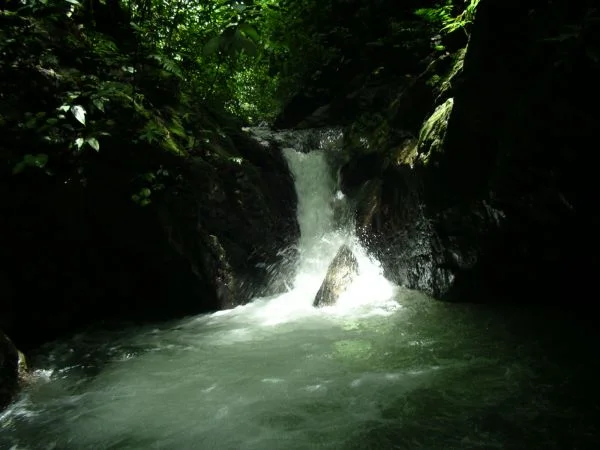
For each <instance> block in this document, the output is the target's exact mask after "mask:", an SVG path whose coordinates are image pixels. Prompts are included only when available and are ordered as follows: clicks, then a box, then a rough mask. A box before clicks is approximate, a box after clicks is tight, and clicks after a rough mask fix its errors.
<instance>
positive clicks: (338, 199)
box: [243, 130, 399, 323]
mask: <svg viewBox="0 0 600 450" xmlns="http://www.w3.org/2000/svg"><path fill="white" fill-rule="evenodd" d="M255 132H256V133H257V134H258V133H259V132H260V131H259V130H255ZM263 133H264V131H263ZM306 133H310V132H305V133H304V135H303V133H302V132H297V133H295V134H291V135H290V134H289V133H287V134H286V135H285V137H282V136H281V135H279V136H277V135H271V134H269V136H270V137H274V138H279V139H280V140H281V141H282V143H284V144H288V145H289V144H296V145H295V146H294V147H287V148H284V150H283V152H284V156H285V158H286V159H287V161H288V165H289V167H290V170H291V172H292V174H293V176H294V179H295V185H296V191H297V194H298V223H299V225H300V242H299V243H298V253H299V263H298V268H297V270H296V276H295V279H294V280H290V282H289V283H288V286H289V288H290V291H289V292H288V293H287V294H284V295H281V296H277V297H275V298H270V299H261V300H258V301H255V302H253V304H252V305H249V306H246V307H243V308H245V309H246V310H247V311H246V314H247V313H249V311H250V310H252V311H253V312H254V313H258V314H266V317H265V320H266V321H268V322H269V323H275V322H277V321H279V320H289V319H292V318H298V316H299V315H301V314H308V315H311V314H315V311H314V310H313V308H312V302H313V300H314V298H315V294H316V293H317V291H318V289H319V287H320V285H321V283H322V282H323V279H324V276H325V274H326V272H327V268H328V266H329V263H330V262H331V260H332V259H333V258H334V256H335V254H336V252H337V250H338V249H339V247H340V246H341V245H342V244H347V245H349V246H350V248H351V249H352V251H353V253H354V255H355V256H356V258H357V260H358V263H359V276H358V278H357V279H356V280H355V281H354V282H353V283H352V284H351V285H350V286H349V288H348V289H347V290H346V291H345V292H344V293H343V294H342V295H341V296H340V298H339V301H338V302H337V305H336V306H335V307H333V308H329V309H328V311H327V312H325V314H345V313H350V312H351V311H352V313H354V314H357V313H358V309H357V308H359V307H363V308H362V313H364V314H369V313H385V312H386V311H387V312H391V311H393V310H394V309H396V308H398V307H399V305H398V302H397V301H396V300H395V299H394V295H395V292H396V287H395V286H394V285H393V284H392V283H391V282H389V281H388V280H386V279H385V278H384V277H383V274H382V269H381V267H380V265H379V263H378V262H377V261H376V260H375V259H373V258H372V257H370V256H369V255H367V253H366V251H365V250H364V248H363V247H362V246H361V245H360V243H359V241H358V239H357V237H356V236H355V234H354V227H353V224H352V222H351V221H350V220H348V219H349V218H350V217H351V215H349V214H337V215H336V213H335V211H334V208H337V209H338V210H343V209H344V208H346V207H347V205H345V204H344V203H345V199H344V196H343V194H342V193H341V192H339V191H338V190H337V186H336V182H335V180H334V179H333V176H332V169H331V168H330V167H329V166H328V163H327V156H328V155H327V154H326V151H327V150H328V151H337V150H338V149H337V148H336V145H339V141H340V139H339V137H338V136H337V135H338V134H339V132H336V131H334V130H330V131H329V132H327V133H324V136H322V137H321V139H317V144H318V143H321V144H324V143H328V145H327V146H324V145H320V146H319V147H321V148H317V149H314V151H308V152H306V151H305V152H302V151H298V150H296V147H303V145H302V141H301V140H300V139H299V138H301V137H304V138H305V139H306V137H305V134H306ZM298 135H299V136H298ZM262 137H263V138H264V137H265V136H264V134H263V135H262ZM312 141H315V139H314V137H313V139H312ZM319 141H320V142H319ZM313 145H314V144H313ZM323 147H324V148H323ZM306 150H310V149H306ZM334 205H335V206H334ZM318 314H323V313H318Z"/></svg>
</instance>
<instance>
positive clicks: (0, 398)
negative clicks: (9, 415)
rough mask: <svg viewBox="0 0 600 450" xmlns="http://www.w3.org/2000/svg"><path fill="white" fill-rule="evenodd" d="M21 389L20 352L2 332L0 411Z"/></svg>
mask: <svg viewBox="0 0 600 450" xmlns="http://www.w3.org/2000/svg"><path fill="white" fill-rule="evenodd" d="M18 389H19V351H18V350H17V348H16V347H15V346H14V344H13V343H12V341H11V340H10V339H9V338H8V336H6V335H5V334H4V333H3V332H2V330H0V409H2V408H4V407H5V406H6V405H7V404H8V403H9V402H10V400H11V399H12V398H13V397H14V396H15V394H16V393H17V391H18Z"/></svg>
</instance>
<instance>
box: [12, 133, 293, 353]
mask: <svg viewBox="0 0 600 450" xmlns="http://www.w3.org/2000/svg"><path fill="white" fill-rule="evenodd" d="M115 145H118V143H115ZM118 153H120V148H119V147H114V148H113V147H111V145H110V143H107V144H106V146H105V148H104V149H103V151H102V152H99V153H98V154H97V155H95V156H94V157H95V158H97V159H98V161H97V162H96V166H95V167H96V170H97V173H91V174H89V179H88V186H87V188H85V189H84V188H82V187H81V186H80V185H78V184H69V185H65V184H58V183H56V182H55V181H54V180H53V179H51V178H50V177H46V178H37V179H35V180H29V179H27V178H24V177H12V178H10V177H9V179H8V180H7V181H6V184H7V186H4V187H2V188H1V189H0V199H2V200H3V201H4V200H6V202H7V211H10V213H7V214H6V215H4V216H3V217H2V220H0V230H1V231H2V233H0V244H2V245H1V246H2V249H3V257H2V267H1V268H0V288H2V289H1V291H2V301H1V302H0V327H1V328H2V329H3V330H5V331H6V333H7V334H8V335H9V336H11V338H12V339H13V341H14V342H15V344H16V345H17V346H18V347H19V348H22V349H23V350H24V351H27V350H29V349H31V348H35V347H36V346H38V345H39V344H41V343H43V342H45V341H48V340H51V339H55V338H58V337H60V336H62V335H64V334H68V333H70V332H74V331H77V330H79V329H81V328H84V327H86V326H87V325H89V324H92V323H95V322H100V321H107V320H117V321H120V320H127V321H135V322H145V321H155V320H166V319H171V318H177V317H181V316H183V315H188V314H198V313H202V312H208V311H215V310H219V309H223V308H231V307H234V306H236V305H239V304H243V303H245V302H247V301H249V300H250V299H251V298H252V297H253V296H255V295H263V293H264V294H265V295H269V294H272V293H275V292H277V291H278V290H283V289H285V288H284V286H283V285H282V284H281V283H280V282H279V280H280V279H281V278H282V275H283V274H280V273H278V272H277V270H275V269H274V268H275V267H279V263H280V262H289V261H293V257H294V255H293V252H291V251H286V249H288V248H291V247H292V243H293V242H295V240H296V239H297V238H298V235H299V228H298V224H297V221H296V205H297V200H296V192H295V188H294V181H293V178H292V175H291V173H290V171H289V168H288V166H287V163H286V161H285V159H284V158H283V155H282V154H281V152H280V149H279V148H278V147H276V146H274V145H262V144H260V143H258V142H256V141H255V140H254V139H253V138H252V137H251V136H250V135H249V134H248V133H245V132H243V131H242V130H241V129H235V128H231V129H228V131H227V134H225V133H223V135H222V136H220V135H219V136H215V137H213V138H212V140H211V142H210V143H209V144H206V146H205V147H204V149H203V152H202V153H201V154H197V155H195V156H192V157H189V158H180V157H177V156H174V155H163V154H156V153H153V152H149V153H148V155H147V159H146V161H145V162H143V164H144V165H141V164H142V163H141V162H136V164H135V165H133V163H132V167H133V170H136V171H138V173H143V172H146V171H147V172H152V171H153V172H152V173H154V174H155V177H156V180H157V182H158V181H160V182H161V183H163V184H164V188H163V189H162V190H157V191H153V193H152V203H151V204H150V205H147V206H145V207H140V206H138V205H137V204H136V203H134V202H133V201H132V200H131V185H130V180H131V179H133V178H135V177H134V176H133V175H132V174H131V173H130V172H127V171H125V170H124V169H123V165H125V164H126V162H124V161H123V160H122V159H121V156H119V154H118ZM144 167H148V168H147V169H145V168H144ZM159 167H162V168H161V169H160V173H158V174H156V173H157V172H156V169H157V168H159ZM117 169H119V170H117ZM106 173H111V174H113V173H114V176H112V175H111V177H106V176H104V175H103V174H106ZM165 173H167V175H165ZM125 175H127V176H125ZM24 176H26V174H25V175H24ZM10 192H16V193H17V194H16V195H14V196H11V195H10ZM28 214H35V215H36V217H37V218H38V219H37V220H35V221H33V220H25V219H24V217H27V216H28ZM49 234H52V235H53V236H55V237H56V239H54V238H53V239H49V238H48V236H49ZM9 262H10V263H9ZM289 265H291V263H289ZM48 298H58V299H60V301H47V300H46V299H48ZM32 299H33V300H32ZM31 311H34V312H35V313H34V314H32V313H31ZM25 317H26V318H27V319H26V320H27V326H24V322H23V320H25V319H23V318H25Z"/></svg>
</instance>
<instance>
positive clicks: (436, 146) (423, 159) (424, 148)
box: [417, 97, 454, 165]
mask: <svg viewBox="0 0 600 450" xmlns="http://www.w3.org/2000/svg"><path fill="white" fill-rule="evenodd" d="M453 106H454V99H453V98H452V97H450V98H449V99H448V100H446V101H445V102H444V103H442V104H441V105H440V106H438V107H437V108H436V109H435V111H434V112H433V114H432V115H431V116H430V117H429V118H428V119H427V120H426V121H425V123H424V124H423V126H422V127H421V132H420V133H419V142H418V144H417V154H418V161H419V162H420V163H422V164H424V165H427V163H428V162H429V159H430V158H431V155H432V154H434V153H436V152H440V151H442V150H443V148H444V143H445V139H446V130H447V129H448V120H449V119H450V114H451V113H452V107H453Z"/></svg>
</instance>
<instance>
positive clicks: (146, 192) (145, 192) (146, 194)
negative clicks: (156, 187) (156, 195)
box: [140, 188, 152, 198]
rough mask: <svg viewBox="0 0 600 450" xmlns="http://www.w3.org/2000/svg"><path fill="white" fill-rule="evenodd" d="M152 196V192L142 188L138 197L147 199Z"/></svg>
mask: <svg viewBox="0 0 600 450" xmlns="http://www.w3.org/2000/svg"><path fill="white" fill-rule="evenodd" d="M151 195H152V191H151V190H150V189H148V188H144V189H142V190H141V191H140V196H142V197H145V198H148V197H150V196H151Z"/></svg>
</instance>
